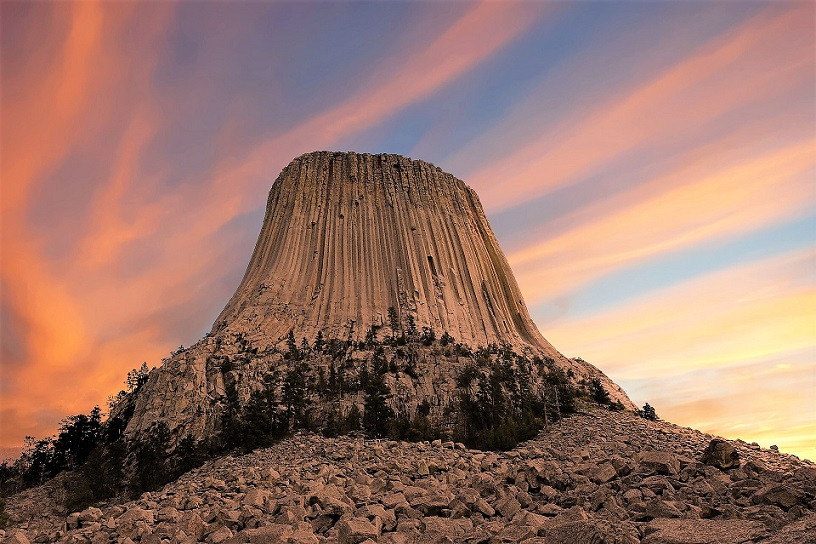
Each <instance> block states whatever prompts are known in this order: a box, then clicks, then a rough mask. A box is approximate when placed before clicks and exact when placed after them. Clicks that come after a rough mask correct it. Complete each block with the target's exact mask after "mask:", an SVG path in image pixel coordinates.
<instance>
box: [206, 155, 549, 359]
mask: <svg viewBox="0 0 816 544" xmlns="http://www.w3.org/2000/svg"><path fill="white" fill-rule="evenodd" d="M390 307H393V308H395V309H396V310H397V312H398V315H399V316H400V319H401V321H402V322H403V323H405V320H406V317H407V315H409V314H410V315H412V316H413V317H414V318H415V320H416V325H417V327H419V328H420V329H421V328H422V327H423V326H427V327H431V328H433V329H434V330H435V331H438V332H439V333H441V332H442V331H447V332H448V333H450V334H451V335H453V337H455V338H456V339H457V340H458V341H461V342H464V343H466V344H468V345H471V346H478V345H487V344H489V343H497V344H501V343H509V344H512V345H513V346H515V347H519V348H521V347H525V346H526V347H530V348H534V349H536V350H537V351H540V352H543V353H545V354H547V355H549V356H551V357H555V358H560V357H561V355H560V354H559V353H558V352H557V351H556V350H555V349H554V348H553V347H552V346H551V345H550V344H549V343H548V342H547V341H546V340H545V339H544V338H543V337H542V336H541V334H540V333H539V332H538V330H537V329H536V326H535V324H534V323H533V322H532V320H531V319H530V315H529V314H528V312H527V308H526V307H525V305H524V300H523V299H522V295H521V291H520V290H519V287H518V285H517V283H516V280H515V278H513V273H512V271H511V270H510V267H509V266H508V264H507V260H506V259H505V257H504V254H503V253H502V251H501V248H499V245H498V243H497V241H496V237H495V236H494V234H493V231H492V230H491V228H490V225H489V224H488V222H487V218H486V217H485V214H484V211H483V210H482V205H481V203H480V202H479V198H478V196H477V195H476V193H475V192H474V191H473V190H472V189H471V188H469V187H468V186H466V185H465V184H464V183H462V182H461V181H460V180H458V179H456V178H455V177H454V176H452V175H450V174H448V173H445V172H443V171H442V170H440V169H439V168H437V167H435V166H433V165H432V164H429V163H426V162H423V161H416V160H411V159H407V158H405V157H401V156H398V155H368V154H357V153H332V152H316V153H309V154H306V155H302V156H300V157H298V158H296V159H295V160H293V161H292V162H291V163H290V164H289V165H288V166H287V167H286V168H284V170H283V171H282V172H281V174H280V176H278V179H277V181H276V182H275V184H274V185H273V187H272V190H271V191H270V194H269V201H268V203H267V208H266V218H265V219H264V224H263V228H262V230H261V234H260V236H259V237H258V243H257V245H256V246H255V252H254V253H253V255H252V259H251V261H250V263H249V266H248V268H247V271H246V274H245V276H244V279H243V281H242V282H241V285H240V286H239V287H238V290H237V291H236V292H235V295H233V297H232V299H231V300H230V301H229V303H228V304H227V306H226V308H224V310H223V312H221V315H220V316H219V317H218V319H217V320H216V322H215V325H214V328H213V332H214V333H217V332H218V331H221V330H224V329H226V330H231V331H241V332H244V333H245V334H246V335H247V337H248V338H249V339H251V340H257V341H258V342H261V343H263V342H276V341H278V340H279V339H280V338H282V337H283V336H285V335H286V334H287V333H288V332H289V330H291V329H293V328H294V329H295V330H296V331H297V332H298V336H299V337H300V336H305V337H307V338H310V339H311V338H314V337H315V335H316V334H317V331H318V330H323V331H324V335H327V336H333V337H338V338H347V337H351V338H353V339H357V340H362V339H363V338H364V336H365V334H366V331H367V330H368V329H369V327H370V326H371V325H376V326H382V325H387V324H388V317H387V312H388V308H390Z"/></svg>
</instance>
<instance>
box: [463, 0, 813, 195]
mask: <svg viewBox="0 0 816 544" xmlns="http://www.w3.org/2000/svg"><path fill="white" fill-rule="evenodd" d="M808 13H810V8H809V7H808V6H806V5H805V4H799V5H797V4H793V5H792V7H791V8H790V9H788V10H786V11H784V12H782V13H781V14H780V13H778V11H777V10H768V11H767V12H762V13H760V14H759V15H757V16H755V17H753V18H751V19H750V20H748V21H747V22H745V23H744V24H742V25H740V26H738V27H737V28H735V29H733V30H732V31H730V32H729V33H728V34H726V35H725V36H721V37H717V38H715V39H714V40H712V41H711V42H709V43H705V44H702V45H700V47H699V48H697V49H696V50H695V51H694V52H693V54H691V55H690V56H689V57H688V58H684V59H682V60H680V61H679V62H677V63H675V64H674V65H672V66H669V67H668V68H666V69H664V70H662V71H657V73H655V74H653V75H652V76H651V77H649V78H648V79H646V80H645V81H636V82H634V84H633V85H631V86H630V87H629V88H628V89H625V90H624V91H622V92H621V93H619V94H618V95H617V96H613V97H611V98H609V99H608V100H606V101H604V102H603V103H601V104H598V105H596V106H595V107H594V108H591V109H588V110H585V109H579V110H578V111H567V113H566V114H565V115H564V116H563V118H562V119H561V120H559V121H558V122H556V123H554V124H553V125H552V126H550V127H547V128H545V129H544V130H542V131H541V133H540V134H539V135H538V136H537V137H535V139H533V141H531V142H529V143H527V144H526V145H523V146H522V147H521V148H520V149H513V150H508V153H507V154H506V156H505V157H504V158H503V159H501V160H497V161H494V162H491V163H489V164H487V165H484V166H483V167H482V168H480V169H478V170H476V171H475V172H473V173H472V174H471V176H470V177H469V182H470V183H471V184H472V186H473V187H474V188H475V189H477V191H479V194H480V196H481V198H482V199H483V200H484V201H485V202H487V204H486V206H487V207H488V209H489V210H492V211H498V210H502V209H505V208H508V207H512V206H513V205H515V204H518V203H521V202H525V201H527V200H529V199H531V198H535V197H538V196H541V195H543V194H546V193H548V192H551V191H553V190H556V189H558V188H560V187H563V186H565V185H569V184H571V183H575V182H577V181H580V180H581V179H583V178H585V177H586V176H588V175H590V174H592V173H594V172H596V171H597V170H598V169H600V168H603V167H605V166H608V165H610V164H612V163H613V162H614V161H615V160H617V159H620V158H623V157H625V156H626V155H627V154H628V153H631V152H633V151H636V150H638V151H642V149H645V148H650V147H652V146H655V145H656V144H660V145H665V143H666V142H667V140H668V141H672V140H676V141H677V143H678V144H679V143H680V142H682V140H683V139H684V138H686V137H688V135H689V134H699V133H702V137H705V131H706V130H709V125H710V124H711V123H713V122H715V121H718V120H719V119H720V118H722V117H723V116H724V115H725V114H727V113H729V112H734V111H739V109H740V108H742V107H745V106H746V105H750V104H754V103H756V102H758V101H761V100H763V99H770V98H771V97H773V96H777V95H779V94H781V93H782V92H783V91H785V90H786V89H789V88H791V87H792V86H795V85H797V84H802V83H803V82H807V81H808V80H809V79H810V74H812V72H813V70H814V62H816V58H814V54H813V46H814V40H813V35H812V25H811V21H810V18H809V17H808ZM768 44H774V47H768ZM747 80H750V81H751V84H750V85H746V84H745V82H746V81H747ZM533 104H535V105H536V107H537V104H538V103H537V102H534V103H533ZM531 113H532V112H531ZM518 117H519V116H518V115H516V118H518ZM531 117H532V118H535V114H534V113H533V114H532V115H531ZM801 122H802V123H805V122H807V121H806V120H805V119H803V120H802V121H801ZM500 130H503V127H500ZM485 138H489V133H488V135H487V136H486V137H485ZM494 141H496V140H494Z"/></svg>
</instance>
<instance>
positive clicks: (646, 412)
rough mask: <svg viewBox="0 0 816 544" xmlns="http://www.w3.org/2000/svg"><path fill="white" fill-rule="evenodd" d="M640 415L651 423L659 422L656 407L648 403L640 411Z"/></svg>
mask: <svg viewBox="0 0 816 544" xmlns="http://www.w3.org/2000/svg"><path fill="white" fill-rule="evenodd" d="M638 414H639V415H640V417H642V418H644V419H648V420H649V421H657V420H658V417H657V412H656V411H655V409H654V407H653V406H652V405H651V404H649V403H648V402H647V403H646V404H644V405H643V409H641V410H638Z"/></svg>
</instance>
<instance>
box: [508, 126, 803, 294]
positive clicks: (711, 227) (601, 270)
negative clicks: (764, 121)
mask: <svg viewBox="0 0 816 544" xmlns="http://www.w3.org/2000/svg"><path fill="white" fill-rule="evenodd" d="M814 169H816V140H814V141H807V142H804V143H800V144H797V145H794V146H791V147H788V148H785V149H781V150H774V151H770V152H768V153H766V154H765V155H762V156H759V157H756V158H754V159H753V160H749V161H745V162H740V163H737V164H732V165H729V166H728V167H726V168H724V169H722V170H720V171H708V172H705V173H701V172H700V171H699V170H698V169H696V168H694V166H693V165H692V166H689V165H683V166H681V167H679V168H678V169H677V170H676V171H671V172H667V173H666V174H664V175H662V176H659V177H658V178H657V179H654V180H651V181H650V182H648V183H644V184H642V185H640V186H638V187H636V188H635V189H633V190H632V191H629V192H626V193H624V194H622V195H618V196H616V197H615V198H611V199H609V200H608V201H605V202H600V203H597V204H595V205H593V206H590V207H588V208H587V209H582V210H579V211H578V212H576V214H575V216H572V217H567V218H565V219H564V220H563V222H564V223H566V224H569V225H571V228H567V229H565V230H564V232H561V233H558V227H557V226H554V230H555V231H556V234H555V235H554V236H553V237H551V238H545V239H543V240H540V241H537V243H534V244H532V245H530V246H528V247H525V248H522V249H519V250H517V251H515V252H513V253H511V254H510V255H508V260H509V261H510V265H511V266H512V267H513V269H514V270H515V271H516V275H517V278H518V280H519V282H520V283H521V284H522V286H523V288H524V292H525V296H526V297H527V298H528V303H530V304H535V303H536V302H537V301H539V300H541V299H542V298H545V297H549V298H555V297H559V296H564V295H565V294H569V292H570V291H572V290H575V289H578V288H580V286H581V285H583V284H585V283H587V282H589V281H591V280H592V279H594V278H597V277H598V276H600V275H604V274H609V273H610V272H613V271H615V270H617V269H620V268H623V267H626V266H631V265H633V264H634V263H637V262H640V261H643V260H645V259H648V258H650V257H654V256H655V255H657V254H661V253H666V252H670V251H676V250H678V249H681V248H685V247H688V246H690V245H692V244H697V243H700V242H704V241H709V242H710V241H712V240H718V239H722V238H725V237H729V236H736V235H738V234H744V233H745V232H749V231H751V230H754V229H758V228H761V227H762V226H764V225H767V224H769V223H772V222H774V221H780V220H782V219H787V218H789V217H791V216H792V215H795V214H802V213H804V212H807V211H808V210H809V205H810V202H812V201H811V200H809V199H808V198H807V197H808V196H809V197H811V198H813V196H814V194H813V193H814V189H813V182H812V180H813V172H814ZM803 196H804V197H806V198H803Z"/></svg>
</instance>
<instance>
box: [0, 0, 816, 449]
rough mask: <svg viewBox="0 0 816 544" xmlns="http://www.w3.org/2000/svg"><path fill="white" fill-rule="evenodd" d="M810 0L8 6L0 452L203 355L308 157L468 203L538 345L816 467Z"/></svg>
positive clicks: (1, 49) (1, 103) (639, 394)
mask: <svg viewBox="0 0 816 544" xmlns="http://www.w3.org/2000/svg"><path fill="white" fill-rule="evenodd" d="M815 6H816V5H814V4H813V3H811V2H785V1H774V2H760V1H752V2H731V1H726V2H716V1H709V2H684V1H665V2H657V1H655V2H648V1H626V2H615V1H606V2H589V1H586V2H577V1H576V2H557V3H555V2H525V3H513V2H483V3H471V2H414V3H401V2H388V3H368V2H313V3H310V2H298V3H271V2H238V3H227V2H192V1H191V2H182V3H171V2H139V3H133V2H108V3H96V2H93V1H90V0H87V1H81V2H70V1H63V2H50V3H46V2H16V1H3V2H2V3H0V30H2V33H1V34H0V57H1V58H0V60H1V61H2V62H1V64H0V107H1V109H0V180H1V182H0V210H1V211H2V213H1V214H0V216H1V218H0V235H1V238H0V280H1V281H2V283H1V284H0V319H1V321H0V332H1V333H2V351H0V357H2V361H1V362H0V453H1V454H2V456H14V455H16V454H18V453H19V448H20V446H21V444H22V443H23V439H24V437H25V436H26V435H32V436H36V437H43V436H47V435H49V434H51V433H53V432H54V431H55V430H56V429H57V427H58V424H59V421H60V420H61V419H62V418H64V417H66V416H68V415H70V414H76V413H87V412H88V411H89V410H90V409H91V408H92V407H93V406H94V405H95V404H100V405H101V406H103V407H104V406H105V403H106V398H107V397H108V395H110V394H112V393H115V392H116V391H118V390H119V389H122V388H123V380H124V378H125V375H126V373H127V371H128V370H130V369H132V368H135V367H138V366H139V365H140V364H141V363H142V361H146V362H147V363H148V365H150V366H155V365H158V364H160V363H161V359H162V358H163V357H166V356H167V355H168V354H169V353H170V352H171V351H172V350H174V349H175V348H177V347H178V346H179V345H185V346H187V345H191V344H193V343H194V342H196V341H197V340H198V339H199V338H200V337H201V336H203V335H204V334H205V333H206V332H208V330H209V328H210V326H211V325H212V322H213V320H214V319H215V317H216V316H217V314H218V312H219V311H220V309H221V308H222V307H223V306H224V304H226V302H227V300H228V299H229V297H230V295H231V294H232V292H233V291H234V289H235V288H236V287H237V285H238V283H239V282H240V279H241V277H242V275H243V272H244V270H245V267H246V264H247V262H248V260H249V257H250V255H251V252H252V248H253V246H254V243H255V240H256V238H257V235H258V232H259V230H260V226H261V222H262V220H263V212H264V206H265V203H266V194H267V192H268V190H269V188H270V186H271V185H272V182H273V181H274V180H275V178H276V177H277V174H278V173H279V172H280V170H281V169H282V168H283V167H284V166H285V165H286V164H287V163H288V162H289V161H290V160H291V159H292V158H294V157H295V156H298V155H300V154H302V153H305V152H309V151H314V150H323V149H332V150H353V151H359V152H369V153H379V152H387V153H398V154H402V155H406V156H410V157H413V158H416V159H423V160H426V161H429V162H432V163H434V164H436V165H437V166H439V167H441V168H442V169H443V170H445V171H448V172H450V173H452V174H454V175H455V176H457V177H458V178H460V179H462V180H464V181H465V182H466V183H467V184H468V185H470V186H471V187H473V188H474V189H475V190H476V191H477V192H478V194H479V195H480V197H481V200H482V203H483V205H484V207H485V210H486V212H487V214H488V218H489V220H490V222H491V224H492V226H493V229H494V231H495V232H496V235H497V238H498V240H499V242H500V244H501V246H502V248H503V250H504V252H505V253H506V255H507V257H508V260H509V261H510V264H511V267H512V268H513V270H514V272H515V274H516V278H517V280H518V282H519V284H520V287H521V289H522V291H523V293H524V295H525V299H526V301H527V305H528V307H529V308H530V311H531V314H532V316H533V318H534V320H535V321H536V323H537V325H538V327H539V329H540V330H541V331H542V333H543V334H544V336H545V337H546V338H547V339H548V340H550V341H551V342H552V343H553V344H554V345H555V346H556V347H557V348H558V349H559V350H560V351H561V352H562V353H564V354H565V355H567V356H570V357H576V356H580V357H582V358H584V359H585V360H587V361H589V362H591V363H593V364H595V365H596V366H598V367H599V368H601V369H602V370H603V371H604V372H605V373H606V374H608V375H609V376H610V377H611V378H612V379H613V380H615V381H616V382H617V383H619V384H620V385H621V386H622V387H623V388H624V389H625V390H626V391H627V392H628V393H629V395H630V397H631V398H632V400H633V401H634V402H635V403H637V404H638V405H642V404H643V403H644V402H649V403H650V404H652V405H653V406H654V407H655V408H656V410H657V413H658V415H659V416H660V417H661V418H663V419H666V420H668V421H671V422H674V423H677V424H679V425H682V426H688V427H693V428H697V429H700V430H703V431H706V432H710V433H713V434H717V435H721V436H724V437H727V438H741V439H743V440H745V441H748V442H751V441H757V442H758V443H759V444H760V445H762V446H763V447H768V446H770V445H771V444H777V445H778V446H779V449H780V450H781V451H784V452H790V453H794V454H797V455H799V456H801V457H806V458H809V459H813V460H816V409H814V405H816V403H814V402H813V400H812V399H813V398H814V397H815V396H816V30H815V29H816V7H815Z"/></svg>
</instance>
